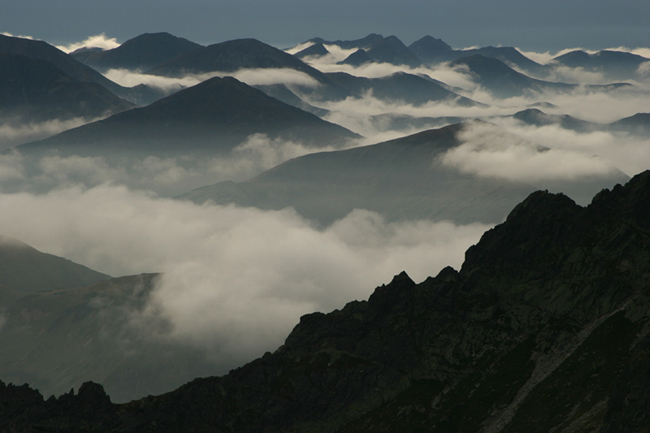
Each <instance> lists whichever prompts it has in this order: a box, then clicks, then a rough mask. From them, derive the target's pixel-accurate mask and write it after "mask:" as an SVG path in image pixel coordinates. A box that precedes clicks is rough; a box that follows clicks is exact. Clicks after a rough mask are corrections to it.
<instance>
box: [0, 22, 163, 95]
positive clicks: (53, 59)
mask: <svg viewBox="0 0 650 433" xmlns="http://www.w3.org/2000/svg"><path fill="white" fill-rule="evenodd" d="M0 54H17V55H22V56H25V57H29V58H32V59H40V60H45V61H47V62H50V63H52V64H53V65H55V66H56V67H58V68H59V69H61V70H62V71H63V72H64V73H65V74H66V75H68V76H69V77H70V78H74V79H75V80H78V81H83V82H89V83H95V84H99V85H101V86H103V87H104V88H106V89H108V90H109V91H110V92H112V93H114V94H115V95H117V96H119V97H121V98H124V99H126V100H128V101H130V102H133V103H135V104H148V103H150V102H152V101H153V100H155V99H159V98H160V94H159V92H155V91H152V90H151V89H149V88H148V87H147V86H136V87H134V88H127V87H122V86H120V85H119V84H117V83H114V82H113V81H111V80H109V79H108V78H106V77H104V76H103V75H102V74H100V73H99V72H97V71H96V70H94V69H93V68H91V67H89V66H86V65H84V64H83V63H80V62H78V61H76V60H75V59H73V58H72V57H70V56H69V55H68V54H66V53H64V52H63V51H61V50H59V49H58V48H55V47H53V46H52V45H49V44H48V43H46V42H43V41H36V40H31V39H24V38H15V37H11V36H5V35H1V34H0Z"/></svg>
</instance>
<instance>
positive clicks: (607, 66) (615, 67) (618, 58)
mask: <svg viewBox="0 0 650 433" xmlns="http://www.w3.org/2000/svg"><path fill="white" fill-rule="evenodd" d="M645 62H650V59H648V58H646V57H642V56H639V55H637V54H632V53H626V52H622V51H612V50H602V51H598V52H597V53H594V54H588V53H585V52H584V51H581V50H576V51H571V52H569V53H566V54H563V55H561V56H558V57H555V58H553V59H552V60H551V61H550V62H549V65H553V64H560V65H564V66H568V67H571V68H583V69H584V70H586V71H589V72H599V73H602V74H604V76H605V78H607V79H614V80H626V79H630V78H634V77H635V75H636V72H637V71H638V69H639V66H641V64H643V63H645Z"/></svg>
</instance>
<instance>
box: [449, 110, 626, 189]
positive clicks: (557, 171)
mask: <svg viewBox="0 0 650 433" xmlns="http://www.w3.org/2000/svg"><path fill="white" fill-rule="evenodd" d="M459 139H460V141H461V144H460V145H459V146H457V147H454V148H453V149H451V150H449V151H447V152H446V153H445V154H444V155H443V156H442V158H441V161H442V163H443V164H445V165H447V166H450V167H455V168H457V169H458V170H460V171H462V172H464V173H470V174H475V175H478V176H482V177H489V178H498V179H506V180H512V181H519V182H540V181H547V180H576V179H580V178H588V177H594V176H596V177H598V176H607V175H610V174H612V173H614V172H615V171H616V167H614V166H613V164H611V163H610V162H608V161H607V160H605V159H603V158H600V157H597V156H593V155H589V154H585V153H582V152H578V151H575V150H569V149H561V148H560V149H559V148H550V149H549V148H541V147H539V146H537V145H534V144H532V143H530V142H527V141H525V140H523V139H520V138H519V137H517V136H515V135H512V134H509V133H506V131H504V130H501V129H499V128H496V127H494V126H493V125H489V124H482V123H473V124H470V125H467V126H466V127H465V128H464V130H463V131H462V132H461V134H460V136H459Z"/></svg>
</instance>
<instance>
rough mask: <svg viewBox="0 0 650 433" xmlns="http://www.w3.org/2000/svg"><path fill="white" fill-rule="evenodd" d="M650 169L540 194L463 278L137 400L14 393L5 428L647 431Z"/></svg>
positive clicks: (409, 285) (340, 315)
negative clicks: (623, 180) (601, 186)
mask: <svg viewBox="0 0 650 433" xmlns="http://www.w3.org/2000/svg"><path fill="white" fill-rule="evenodd" d="M649 329H650V172H645V173H642V174H640V175H638V176H636V177H635V178H633V179H632V180H631V181H630V182H629V183H628V184H627V185H626V186H620V185H618V186H616V187H614V188H613V189H612V190H611V191H610V190H603V191H602V192H601V193H600V194H598V195H597V196H596V197H595V198H594V199H593V202H592V203H591V204H590V205H589V206H587V207H584V208H583V207H580V206H578V205H576V204H575V203H574V202H573V201H572V200H570V199H569V198H567V197H566V196H564V195H561V194H558V195H555V194H550V193H548V192H544V191H539V192H535V193H533V194H531V195H530V196H529V197H528V198H527V199H526V200H525V201H523V202H522V203H521V204H519V205H518V206H517V207H516V208H515V209H514V210H513V211H512V212H511V213H510V215H509V216H508V218H507V220H506V221H505V222H504V223H503V224H501V225H499V226H497V227H495V228H494V229H492V230H490V231H488V232H486V233H485V234H484V235H483V237H482V238H481V240H480V242H479V243H478V244H477V245H475V246H473V247H471V248H470V249H469V250H468V251H467V253H466V260H465V263H464V264H463V266H462V268H461V269H460V271H456V270H454V269H451V268H445V269H443V270H442V271H441V272H440V273H439V274H438V275H437V276H436V277H435V278H428V279H427V280H425V281H424V282H422V283H420V284H416V283H414V282H413V281H412V280H411V279H410V278H409V277H408V276H407V275H406V274H404V273H402V274H400V275H398V276H396V277H395V278H394V279H393V281H392V282H391V283H390V284H388V285H385V286H381V287H378V288H377V289H376V290H375V292H374V293H373V295H372V296H371V297H370V298H369V299H368V301H362V302H358V301H354V302H351V303H349V304H347V305H346V306H345V307H344V308H342V309H341V310H336V311H333V312H331V313H329V314H323V313H313V314H309V315H306V316H303V317H302V318H301V320H300V323H299V324H298V325H297V326H296V327H295V329H294V330H293V332H292V333H291V334H290V335H289V336H288V337H287V339H286V342H285V344H284V345H283V346H281V347H280V348H279V349H278V350H276V351H275V352H274V353H267V354H265V355H264V356H263V357H262V358H260V359H257V360H255V361H253V362H251V363H250V364H247V365H245V366H243V367H241V368H239V369H236V370H233V371H231V372H230V373H229V374H228V375H226V376H223V377H213V378H206V379H196V380H194V381H192V382H190V383H188V384H187V385H184V386H182V387H181V388H179V389H177V390H176V391H173V392H171V393H168V394H164V395H161V396H156V397H148V398H145V399H142V400H139V401H135V402H132V403H129V404H126V405H121V406H115V405H111V404H110V403H109V402H108V399H107V397H106V396H105V395H103V392H102V390H101V389H100V388H99V387H97V386H96V385H92V384H87V385H84V387H82V388H81V389H80V391H79V394H78V395H77V396H74V395H72V394H68V395H64V396H62V397H60V398H59V399H54V398H52V399H50V400H48V401H43V399H42V397H41V396H40V395H39V394H38V393H37V392H35V391H33V390H31V389H29V388H28V387H14V386H11V385H10V386H4V385H2V386H0V404H1V406H0V407H1V410H2V413H3V415H4V416H2V417H0V429H2V430H5V431H44V430H45V431H48V430H50V431H53V430H58V431H61V430H62V429H65V428H68V429H70V431H71V430H77V431H82V430H83V431H91V430H93V429H95V430H103V431H157V432H161V431H163V432H164V431H170V432H171V431H212V432H215V431H218V432H234V431H236V432H334V431H339V432H362V431H363V432H366V431H379V432H394V431H413V432H425V431H426V432H454V431H458V432H476V431H481V432H521V431H533V432H535V431H539V432H548V431H564V432H587V431H589V432H594V431H601V432H616V431H625V432H635V431H646V430H645V429H646V428H647V418H648V417H647V414H648V407H647V406H648V404H647V402H648V401H649V399H648V391H647V390H648V389H649V386H650V382H649V380H648V375H647V369H648V361H647V359H648V357H647V354H648V341H650V337H649V335H650V334H649V333H648V330H649Z"/></svg>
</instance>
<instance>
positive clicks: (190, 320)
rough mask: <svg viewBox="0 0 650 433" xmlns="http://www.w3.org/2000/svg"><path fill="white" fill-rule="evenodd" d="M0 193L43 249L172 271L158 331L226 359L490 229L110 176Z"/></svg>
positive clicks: (450, 261) (19, 225)
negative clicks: (259, 204) (267, 204)
mask: <svg viewBox="0 0 650 433" xmlns="http://www.w3.org/2000/svg"><path fill="white" fill-rule="evenodd" d="M0 203H2V208H3V212H2V213H1V214H0V227H2V228H3V234H5V235H7V236H11V237H14V238H16V239H20V240H22V241H25V242H27V243H29V244H31V245H33V246H34V247H36V248H38V249H40V250H41V251H45V252H49V253H53V254H56V255H60V256H63V257H66V258H69V259H71V260H73V261H76V262H80V263H83V264H85V265H87V266H89V267H91V268H93V269H96V270H99V271H102V272H106V273H109V274H111V275H115V276H118V275H124V274H137V273H141V272H164V273H165V274H164V276H163V277H162V279H161V280H160V283H159V285H158V287H157V288H156V290H155V292H154V295H153V298H152V300H151V304H150V306H149V308H148V309H146V310H145V312H144V313H139V314H144V315H145V316H146V315H161V316H162V317H164V318H166V319H168V320H169V321H170V323H171V324H172V328H171V331H170V333H169V334H168V335H166V336H164V337H160V336H159V337H160V338H172V339H179V340H180V341H183V342H185V343H188V342H190V343H192V344H194V345H196V346H197V347H200V348H203V349H204V350H206V351H207V352H209V354H210V355H211V356H212V357H213V358H214V359H215V360H217V361H219V362H220V364H221V365H223V366H224V368H232V367H234V366H235V365H237V364H239V363H241V362H244V361H247V360H250V359H251V358H252V357H254V356H259V355H260V354H261V353H263V352H264V351H266V350H273V349H275V348H276V347H277V346H278V345H279V344H281V343H282V341H283V339H284V338H285V337H286V335H287V334H288V332H289V331H290V330H291V328H292V327H293V326H294V325H295V324H296V323H297V322H298V319H299V317H300V315H302V314H306V313H309V312H313V311H330V310H332V309H334V308H340V307H342V306H343V305H344V304H345V303H346V302H348V301H351V300H354V299H365V298H367V297H368V296H369V295H370V293H371V292H372V290H373V289H374V287H375V286H377V285H380V284H382V283H387V282H389V281H390V279H391V278H392V276H393V275H395V274H397V273H399V272H401V271H402V270H406V271H407V272H408V273H409V274H410V275H411V276H412V278H413V279H414V280H416V281H420V280H423V279H424V278H425V277H426V276H429V275H435V274H436V273H437V272H438V271H439V270H440V269H441V268H442V267H444V266H447V265H452V266H455V267H459V266H460V264H461V262H462V260H463V253H464V251H465V250H466V248H467V247H469V246H470V245H471V244H473V243H475V242H476V241H477V240H478V239H479V237H480V235H481V234H482V233H483V232H484V231H485V230H486V229H487V228H489V227H487V226H485V225H481V224H472V225H467V226H455V225H453V224H452V223H448V222H439V223H434V222H430V221H413V222H404V223H387V222H385V221H384V220H383V219H382V218H381V216H379V215H377V214H376V213H372V212H368V211H363V210H357V211H354V212H353V213H351V214H350V215H348V216H347V217H345V218H344V219H342V220H340V221H337V222H336V223H334V224H333V225H332V226H331V227H329V228H328V229H325V230H317V229H315V228H314V227H313V226H312V225H311V224H310V223H309V222H308V221H306V220H304V219H302V218H301V217H299V216H298V215H297V214H296V212H294V211H293V210H291V209H286V210H282V211H261V210H258V209H254V208H237V207H234V206H210V205H203V206H198V205H195V204H192V203H187V202H178V201H174V200H170V199H158V198H154V197H152V196H151V195H150V194H146V193H143V192H132V191H129V190H128V189H127V188H126V187H123V186H118V187H114V186H108V185H103V186H99V187H96V188H92V189H83V188H79V187H71V188H65V189H58V190H56V191H52V192H50V193H48V194H44V195H33V194H26V193H19V194H2V195H0ZM143 319H146V317H143ZM137 322H138V317H135V318H134V323H137ZM142 322H143V323H146V322H147V320H142Z"/></svg>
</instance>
